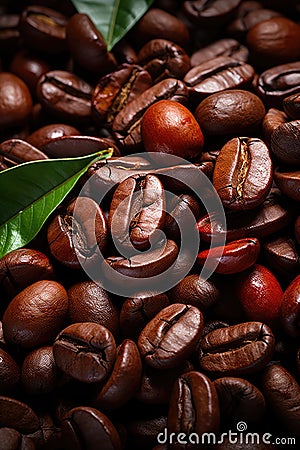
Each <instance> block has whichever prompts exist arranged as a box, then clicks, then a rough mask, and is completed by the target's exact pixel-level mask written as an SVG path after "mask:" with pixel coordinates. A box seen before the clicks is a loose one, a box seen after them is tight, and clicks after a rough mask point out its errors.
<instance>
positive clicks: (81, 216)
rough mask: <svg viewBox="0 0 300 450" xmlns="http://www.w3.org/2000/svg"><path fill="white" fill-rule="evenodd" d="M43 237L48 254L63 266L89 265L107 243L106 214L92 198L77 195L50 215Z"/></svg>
mask: <svg viewBox="0 0 300 450" xmlns="http://www.w3.org/2000/svg"><path fill="white" fill-rule="evenodd" d="M47 237H48V242H49V247H50V251H51V254H52V255H53V256H54V258H56V259H57V260H58V261H60V262H61V263H62V264H64V265H65V266H67V267H71V268H75V269H79V268H80V267H81V265H92V264H93V263H94V261H96V260H97V258H98V254H97V251H99V250H100V252H101V251H103V250H104V249H105V247H106V245H107V223H106V218H105V216H104V214H103V212H102V210H101V208H100V207H99V206H98V204H97V203H96V202H95V201H94V200H92V199H90V198H88V197H77V198H76V199H74V200H73V201H71V203H69V205H68V206H67V208H66V210H65V211H62V212H61V213H60V214H58V215H57V216H55V217H54V219H53V220H52V222H51V223H50V225H49V227H48V231H47ZM97 246H98V247H99V248H97Z"/></svg>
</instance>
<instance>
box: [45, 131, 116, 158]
mask: <svg viewBox="0 0 300 450" xmlns="http://www.w3.org/2000/svg"><path fill="white" fill-rule="evenodd" d="M42 149H43V151H44V152H45V153H46V154H47V155H48V156H49V157H50V158H76V157H77V156H85V155H92V154H93V153H97V152H100V151H101V150H107V149H111V150H113V156H120V150H119V149H118V147H117V146H116V144H115V143H114V142H113V141H112V140H111V139H108V138H101V137H94V136H80V135H77V136H61V137H59V138H57V139H53V140H51V141H49V142H48V143H46V144H44V145H43V147H42Z"/></svg>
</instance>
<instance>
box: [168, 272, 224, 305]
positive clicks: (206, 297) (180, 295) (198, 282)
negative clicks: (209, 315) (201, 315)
mask: <svg viewBox="0 0 300 450" xmlns="http://www.w3.org/2000/svg"><path fill="white" fill-rule="evenodd" d="M219 297H220V292H219V290H218V288H217V287H216V286H215V285H214V283H213V282H212V281H211V280H205V281H204V280H202V279H201V278H200V276H199V275H197V274H191V275H188V276H186V277H185V278H183V279H182V280H181V281H180V282H179V283H178V284H177V285H176V286H175V287H174V288H173V289H171V291H170V300H171V302H172V303H184V304H185V305H192V306H196V307H197V308H198V309H200V311H204V310H206V309H208V308H210V307H211V306H212V305H214V303H215V302H216V301H217V300H218V299H219Z"/></svg>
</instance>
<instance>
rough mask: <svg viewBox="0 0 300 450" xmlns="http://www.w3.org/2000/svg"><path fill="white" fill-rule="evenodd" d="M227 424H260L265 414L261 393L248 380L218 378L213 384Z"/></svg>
mask: <svg viewBox="0 0 300 450" xmlns="http://www.w3.org/2000/svg"><path fill="white" fill-rule="evenodd" d="M213 384H214V386H215V388H216V390H217V394H218V398H219V404H220V412H221V418H222V419H223V420H224V421H225V422H228V421H229V422H238V421H240V420H242V421H245V422H246V423H249V422H250V423H251V422H259V421H260V420H261V419H262V417H263V415H264V413H265V399H264V396H263V394H262V393H261V391H260V390H259V389H258V388H257V387H256V386H254V385H253V384H252V383H250V382H249V381H247V380H244V379H242V378H234V377H223V378H218V379H217V380H215V381H214V382H213Z"/></svg>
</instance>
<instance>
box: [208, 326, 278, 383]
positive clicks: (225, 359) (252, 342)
mask: <svg viewBox="0 0 300 450" xmlns="http://www.w3.org/2000/svg"><path fill="white" fill-rule="evenodd" d="M274 348H275V338H274V335H273V333H272V331H271V329H270V328H269V327H268V326H267V325H264V324H263V323H261V322H245V323H240V324H237V325H232V326H230V327H227V328H219V329H217V330H214V331H211V332H210V333H208V334H207V335H206V336H205V337H204V338H203V339H202V341H201V342H200V351H199V363H200V367H201V369H202V370H205V371H206V372H208V373H210V374H212V375H219V376H220V375H221V376H222V375H223V376H224V375H233V376H236V375H237V376H239V375H242V374H244V375H246V374H250V373H254V372H257V371H259V370H261V369H262V368H264V367H265V366H266V365H267V363H268V362H269V361H270V359H271V357H272V355H273V352H274Z"/></svg>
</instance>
